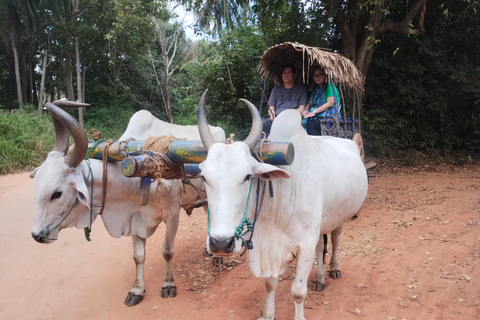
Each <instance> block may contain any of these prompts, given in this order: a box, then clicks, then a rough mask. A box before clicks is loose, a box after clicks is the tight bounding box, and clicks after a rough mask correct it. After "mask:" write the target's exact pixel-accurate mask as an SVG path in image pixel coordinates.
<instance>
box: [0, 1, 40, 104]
mask: <svg viewBox="0 0 480 320" xmlns="http://www.w3.org/2000/svg"><path fill="white" fill-rule="evenodd" d="M35 28H36V7H35V4H34V2H33V1H32V0H1V1H0V37H1V38H2V40H3V42H4V43H5V45H6V47H7V49H8V50H10V51H11V52H12V55H13V59H14V65H15V67H14V70H15V81H16V88H17V99H18V105H19V107H20V109H22V108H23V102H24V99H23V96H24V93H25V91H26V90H22V87H24V85H22V83H23V84H25V83H26V81H27V80H26V78H25V76H24V78H23V81H22V77H21V72H20V61H25V55H26V54H28V53H30V52H25V50H24V51H23V52H21V54H22V55H23V56H22V57H20V54H19V47H20V44H21V42H22V41H27V42H28V43H27V44H25V46H24V47H26V48H29V47H30V41H31V40H32V37H33V34H34V33H35ZM29 61H30V60H29ZM24 68H25V66H24Z"/></svg>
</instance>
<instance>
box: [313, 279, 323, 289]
mask: <svg viewBox="0 0 480 320" xmlns="http://www.w3.org/2000/svg"><path fill="white" fill-rule="evenodd" d="M312 290H313V291H323V290H325V283H321V282H320V281H317V280H313V285H312Z"/></svg>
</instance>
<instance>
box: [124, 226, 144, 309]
mask: <svg viewBox="0 0 480 320" xmlns="http://www.w3.org/2000/svg"><path fill="white" fill-rule="evenodd" d="M132 242H133V260H134V261H135V265H136V268H137V275H136V278H135V284H134V285H133V288H132V290H130V292H129V293H128V295H127V298H125V304H126V305H127V306H129V307H131V306H134V305H137V304H139V303H140V301H142V299H143V294H144V293H145V281H144V277H143V266H144V263H145V239H143V238H140V237H138V236H135V235H132Z"/></svg>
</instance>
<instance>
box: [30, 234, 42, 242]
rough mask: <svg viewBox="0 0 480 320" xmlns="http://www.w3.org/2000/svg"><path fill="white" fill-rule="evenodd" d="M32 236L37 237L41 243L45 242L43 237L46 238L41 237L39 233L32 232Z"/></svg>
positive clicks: (36, 239)
mask: <svg viewBox="0 0 480 320" xmlns="http://www.w3.org/2000/svg"><path fill="white" fill-rule="evenodd" d="M32 237H33V239H35V241H37V242H39V243H43V239H44V238H43V237H40V235H39V234H35V233H33V232H32Z"/></svg>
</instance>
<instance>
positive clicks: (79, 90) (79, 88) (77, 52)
mask: <svg viewBox="0 0 480 320" xmlns="http://www.w3.org/2000/svg"><path fill="white" fill-rule="evenodd" d="M75 58H76V64H77V97H78V102H83V95H82V92H83V91H82V73H81V71H80V48H79V47H78V38H77V37H75ZM83 112H84V109H83V108H78V122H79V123H80V126H81V127H82V128H83Z"/></svg>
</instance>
